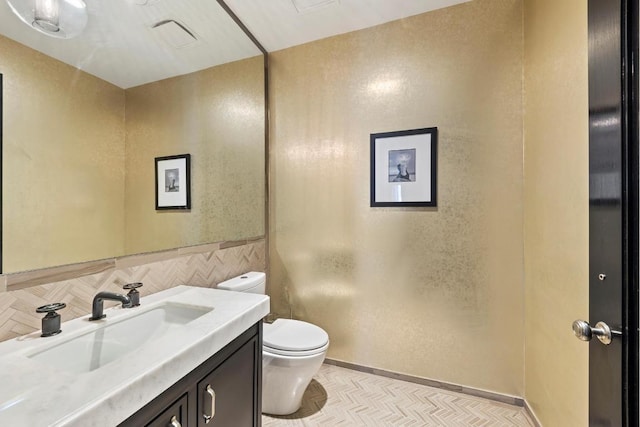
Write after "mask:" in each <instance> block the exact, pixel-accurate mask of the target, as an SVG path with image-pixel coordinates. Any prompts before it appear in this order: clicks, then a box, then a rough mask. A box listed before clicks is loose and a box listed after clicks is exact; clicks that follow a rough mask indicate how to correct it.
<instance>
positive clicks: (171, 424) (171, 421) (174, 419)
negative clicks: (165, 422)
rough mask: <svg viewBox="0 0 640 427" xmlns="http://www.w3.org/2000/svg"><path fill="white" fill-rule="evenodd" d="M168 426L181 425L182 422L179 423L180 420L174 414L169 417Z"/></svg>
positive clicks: (179, 426) (177, 426)
mask: <svg viewBox="0 0 640 427" xmlns="http://www.w3.org/2000/svg"><path fill="white" fill-rule="evenodd" d="M169 427H182V424H180V421H178V419H177V418H176V416H175V415H174V416H173V417H171V420H170V422H169Z"/></svg>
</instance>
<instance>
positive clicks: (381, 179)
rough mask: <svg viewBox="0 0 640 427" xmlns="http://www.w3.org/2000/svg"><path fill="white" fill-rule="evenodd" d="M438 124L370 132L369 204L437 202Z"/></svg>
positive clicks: (406, 204) (411, 204)
mask: <svg viewBox="0 0 640 427" xmlns="http://www.w3.org/2000/svg"><path fill="white" fill-rule="evenodd" d="M437 147H438V128H435V127H432V128H423V129H412V130H403V131H397V132H385V133H373V134H371V207H400V206H425V207H433V206H437V198H436V194H437V176H438V174H437Z"/></svg>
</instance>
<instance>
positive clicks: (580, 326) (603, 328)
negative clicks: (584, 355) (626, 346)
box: [572, 320, 622, 345]
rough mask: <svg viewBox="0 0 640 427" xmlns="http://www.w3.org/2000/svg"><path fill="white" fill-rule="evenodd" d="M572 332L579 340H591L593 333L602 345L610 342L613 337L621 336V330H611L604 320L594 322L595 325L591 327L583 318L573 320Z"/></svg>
mask: <svg viewBox="0 0 640 427" xmlns="http://www.w3.org/2000/svg"><path fill="white" fill-rule="evenodd" d="M572 326H573V333H574V335H575V336H576V337H577V338H578V339H579V340H581V341H591V338H593V336H594V335H595V336H596V338H598V339H599V340H600V342H602V344H604V345H609V344H611V341H612V340H613V338H614V337H620V336H622V332H620V331H616V330H613V329H611V328H610V327H609V325H607V324H606V323H604V322H598V323H596V326H595V327H593V328H592V327H591V325H589V323H587V322H585V321H584V320H576V321H574V322H573V325H572Z"/></svg>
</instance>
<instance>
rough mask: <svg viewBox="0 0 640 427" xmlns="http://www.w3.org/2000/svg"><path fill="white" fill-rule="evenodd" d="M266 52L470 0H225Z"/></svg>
mask: <svg viewBox="0 0 640 427" xmlns="http://www.w3.org/2000/svg"><path fill="white" fill-rule="evenodd" d="M225 1H226V3H227V5H229V7H230V8H231V9H232V10H233V11H234V12H235V14H236V15H238V16H239V17H240V19H241V20H242V22H243V23H244V24H245V25H246V26H247V28H249V30H250V31H251V33H252V34H253V35H254V36H255V37H256V38H257V39H258V40H259V41H260V43H261V44H262V45H263V46H264V47H265V48H266V49H267V51H269V52H273V51H276V50H280V49H285V48H287V47H291V46H297V45H300V44H303V43H308V42H311V41H314V40H319V39H323V38H326V37H331V36H334V35H337V34H344V33H348V32H350V31H355V30H361V29H363V28H368V27H373V26H375V25H380V24H384V23H385V22H389V21H395V20H397V19H402V18H407V17H409V16H413V15H418V14H421V13H425V12H430V11H432V10H436V9H441V8H445V7H448V6H453V5H455V4H459V3H465V2H467V1H470V0H335V1H329V0H297V1H299V2H301V3H313V2H315V3H318V4H320V6H318V7H316V8H311V10H310V11H309V12H304V11H303V12H299V11H298V9H297V8H296V7H295V1H296V0H225Z"/></svg>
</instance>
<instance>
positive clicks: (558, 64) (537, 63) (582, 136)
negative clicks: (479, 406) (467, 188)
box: [524, 0, 589, 426]
mask: <svg viewBox="0 0 640 427" xmlns="http://www.w3.org/2000/svg"><path fill="white" fill-rule="evenodd" d="M524 4H525V8H524V12H525V13H524V17H525V22H524V29H525V36H524V39H525V67H524V69H525V111H526V114H525V116H524V129H525V142H524V144H525V150H524V151H525V180H524V202H525V221H524V225H525V227H524V231H525V233H524V236H525V289H526V299H525V306H526V347H525V385H526V387H525V397H526V399H527V401H528V402H529V404H530V405H531V407H532V408H533V410H534V412H535V413H536V414H537V416H538V418H539V419H540V421H541V422H542V423H543V425H546V426H586V425H587V424H588V419H587V417H588V389H589V374H588V353H589V350H588V347H589V346H588V345H585V344H584V343H583V342H580V341H578V340H576V339H575V338H574V337H573V334H572V332H571V322H573V320H575V319H578V318H581V319H588V318H589V303H588V295H589V284H588V283H589V281H588V262H589V252H588V251H589V217H588V209H589V188H588V182H589V175H588V174H589V164H588V155H589V152H588V149H589V139H588V115H589V114H588V107H589V106H588V74H587V73H588V71H587V55H588V50H587V3H586V2H583V1H578V0H567V1H561V2H558V1H555V0H525V2H524Z"/></svg>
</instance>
